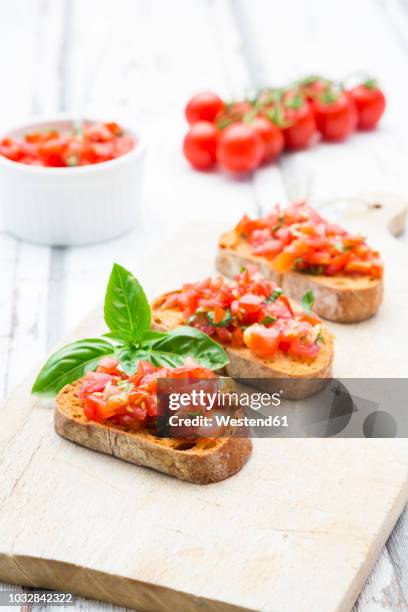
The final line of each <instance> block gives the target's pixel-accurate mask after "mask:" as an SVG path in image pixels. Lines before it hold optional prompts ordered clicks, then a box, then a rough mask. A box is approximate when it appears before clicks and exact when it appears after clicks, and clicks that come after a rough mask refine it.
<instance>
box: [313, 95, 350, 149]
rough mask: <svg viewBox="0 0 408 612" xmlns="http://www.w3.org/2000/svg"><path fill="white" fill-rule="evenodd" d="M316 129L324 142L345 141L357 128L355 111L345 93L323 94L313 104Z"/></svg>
mask: <svg viewBox="0 0 408 612" xmlns="http://www.w3.org/2000/svg"><path fill="white" fill-rule="evenodd" d="M314 111H315V119H316V125H317V129H318V130H319V132H320V133H321V135H322V136H323V138H324V139H325V140H330V141H339V140H345V139H346V138H347V137H348V136H349V135H350V134H351V133H352V132H353V131H354V130H355V129H356V126H357V111H356V107H355V105H354V102H353V100H352V99H351V98H350V97H349V96H348V95H347V94H346V93H343V92H341V93H339V94H335V95H331V94H330V93H328V94H323V95H322V96H320V97H319V98H318V99H316V100H315V102H314Z"/></svg>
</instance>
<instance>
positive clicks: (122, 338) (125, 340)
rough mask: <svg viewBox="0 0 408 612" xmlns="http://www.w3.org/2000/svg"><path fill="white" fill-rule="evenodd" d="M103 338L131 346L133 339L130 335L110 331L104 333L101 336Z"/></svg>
mask: <svg viewBox="0 0 408 612" xmlns="http://www.w3.org/2000/svg"><path fill="white" fill-rule="evenodd" d="M102 335H103V337H104V338H110V339H111V340H116V341H117V342H119V343H120V344H132V342H133V338H132V336H131V334H127V333H126V332H120V331H118V330H116V331H110V332H106V334H102Z"/></svg>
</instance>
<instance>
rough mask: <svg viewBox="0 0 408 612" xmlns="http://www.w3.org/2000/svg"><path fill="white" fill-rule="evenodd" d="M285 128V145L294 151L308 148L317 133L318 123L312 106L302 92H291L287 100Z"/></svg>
mask: <svg viewBox="0 0 408 612" xmlns="http://www.w3.org/2000/svg"><path fill="white" fill-rule="evenodd" d="M284 109H285V122H286V124H287V127H285V128H284V130H283V135H284V138H285V147H286V148H287V149H289V150H292V151H298V150H301V149H306V148H307V147H308V146H309V145H310V144H311V142H312V139H313V137H314V136H315V134H316V123H315V118H314V114H313V110H312V107H311V106H310V104H309V102H307V100H305V99H304V98H303V97H302V96H301V95H300V94H295V95H293V94H290V96H289V97H288V98H287V99H286V101H285V107H284Z"/></svg>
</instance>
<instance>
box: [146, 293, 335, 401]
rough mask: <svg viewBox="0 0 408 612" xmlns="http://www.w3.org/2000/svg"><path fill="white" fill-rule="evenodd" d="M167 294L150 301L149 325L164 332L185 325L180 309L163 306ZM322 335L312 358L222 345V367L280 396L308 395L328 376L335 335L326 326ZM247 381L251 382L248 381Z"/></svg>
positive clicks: (329, 374)
mask: <svg viewBox="0 0 408 612" xmlns="http://www.w3.org/2000/svg"><path fill="white" fill-rule="evenodd" d="M172 293H174V292H172ZM168 295H169V294H168V293H167V294H164V295H162V296H160V297H159V298H157V299H155V300H154V301H153V302H152V305H151V307H152V327H154V328H155V329H158V330H164V331H167V330H169V329H173V328H174V327H177V326H178V325H185V324H186V321H185V319H184V315H183V313H182V312H180V311H179V310H173V309H163V308H162V305H163V303H164V301H165V300H166V298H167V296H168ZM293 305H294V306H295V307H296V308H299V306H298V305H295V304H293ZM323 337H324V344H323V345H322V348H321V350H320V353H319V354H318V356H317V357H316V359H314V360H313V361H303V360H301V359H296V358H294V357H289V356H287V355H285V353H283V352H282V351H278V352H277V353H276V354H275V355H274V356H273V357H272V359H263V358H261V357H257V356H256V355H254V353H252V351H250V350H249V349H248V348H246V347H239V348H236V347H232V346H229V345H228V344H223V347H224V349H225V351H226V352H227V355H228V358H229V360H230V361H229V363H228V364H227V366H226V368H225V370H226V374H227V376H230V377H231V378H247V379H256V380H254V383H253V384H254V386H255V384H256V387H257V388H259V389H261V390H263V391H266V392H268V393H275V392H279V393H280V392H283V398H287V399H304V398H306V397H310V396H311V395H314V394H315V393H317V392H318V391H320V390H321V389H323V388H324V387H325V386H326V384H327V383H328V381H329V380H330V376H331V368H332V363H333V357H334V338H333V334H331V332H330V331H329V330H328V329H327V328H324V329H323ZM220 344H222V343H221V342H220ZM248 384H252V383H250V381H248Z"/></svg>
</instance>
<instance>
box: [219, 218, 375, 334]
mask: <svg viewBox="0 0 408 612" xmlns="http://www.w3.org/2000/svg"><path fill="white" fill-rule="evenodd" d="M250 264H253V265H256V266H257V267H258V268H259V270H260V272H261V273H262V274H263V275H264V276H265V278H268V279H270V280H273V281H275V282H276V283H278V285H279V286H280V287H282V289H283V290H284V292H285V293H286V294H287V295H288V296H289V297H291V298H293V299H294V300H296V301H298V302H299V301H300V300H301V299H302V297H303V295H304V294H305V293H306V292H307V291H309V289H311V290H312V291H313V293H314V297H315V303H314V310H315V312H316V313H317V314H318V315H320V316H321V317H323V318H324V319H329V320H331V321H337V322H339V323H354V322H357V321H364V320H365V319H369V318H370V317H372V316H373V315H374V314H375V313H376V312H377V310H378V308H379V307H380V305H381V302H382V297H383V281H382V279H381V278H370V277H369V276H363V275H361V276H347V275H342V276H340V275H338V276H337V275H336V276H315V275H311V274H301V273H299V272H286V273H284V274H281V273H278V272H276V271H275V270H273V268H272V266H271V262H270V260H268V259H266V257H260V256H256V255H253V254H252V253H251V249H250V247H249V244H248V243H247V242H246V241H245V240H242V239H241V237H240V236H239V235H238V233H237V232H235V230H232V231H230V232H227V233H225V234H223V235H222V236H221V239H220V243H219V249H218V254H217V260H216V267H217V270H218V271H219V272H221V274H224V275H225V276H229V277H231V278H233V277H234V276H235V275H236V274H238V273H239V271H240V269H241V268H242V267H247V266H248V265H250Z"/></svg>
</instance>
